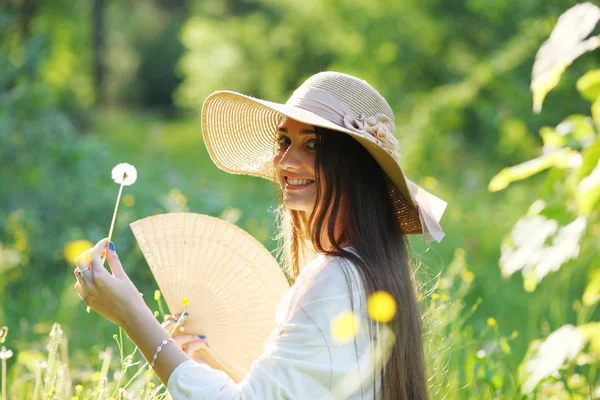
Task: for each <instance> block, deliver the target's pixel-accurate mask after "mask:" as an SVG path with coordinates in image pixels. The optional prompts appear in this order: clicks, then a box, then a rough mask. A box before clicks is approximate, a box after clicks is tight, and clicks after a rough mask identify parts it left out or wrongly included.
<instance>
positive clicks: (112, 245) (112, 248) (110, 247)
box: [108, 242, 115, 251]
mask: <svg viewBox="0 0 600 400" xmlns="http://www.w3.org/2000/svg"><path fill="white" fill-rule="evenodd" d="M108 248H109V249H110V251H115V245H114V244H113V242H110V243H109V244H108Z"/></svg>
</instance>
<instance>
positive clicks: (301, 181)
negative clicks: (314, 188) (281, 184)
mask: <svg viewBox="0 0 600 400" xmlns="http://www.w3.org/2000/svg"><path fill="white" fill-rule="evenodd" d="M287 182H288V183H289V184H290V185H294V186H296V185H307V184H309V183H311V182H312V181H311V180H308V179H291V178H287Z"/></svg>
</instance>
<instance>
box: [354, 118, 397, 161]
mask: <svg viewBox="0 0 600 400" xmlns="http://www.w3.org/2000/svg"><path fill="white" fill-rule="evenodd" d="M363 129H364V130H365V132H367V133H369V134H371V135H372V136H373V137H375V138H376V139H379V141H380V145H381V147H383V149H384V150H385V151H386V152H388V153H389V154H390V155H391V156H392V157H394V160H396V161H399V160H400V151H399V150H398V147H399V146H398V139H396V137H395V136H394V133H393V132H394V125H393V124H392V121H391V120H390V118H389V117H388V116H387V115H385V114H381V113H380V114H375V115H373V116H372V117H369V118H367V119H365V122H364V128H363Z"/></svg>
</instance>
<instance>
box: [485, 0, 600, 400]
mask: <svg viewBox="0 0 600 400" xmlns="http://www.w3.org/2000/svg"><path fill="white" fill-rule="evenodd" d="M578 12H580V13H582V14H580V15H579V18H577V13H578ZM599 20H600V8H598V7H596V6H594V5H592V4H591V3H586V4H582V5H578V6H576V7H574V8H572V9H570V10H568V11H567V12H565V14H564V15H563V16H562V17H561V19H560V20H559V23H558V24H557V26H556V27H555V30H554V31H553V34H552V36H551V38H550V40H549V41H548V42H546V43H545V44H544V46H545V47H544V46H543V47H542V49H541V50H540V52H538V56H537V60H536V64H537V65H538V66H539V65H547V64H551V63H552V62H554V61H552V60H556V59H562V60H561V61H560V63H559V64H558V65H555V66H554V69H552V70H550V71H546V74H547V76H546V77H542V78H540V76H539V75H536V74H539V68H538V70H536V66H535V65H534V74H533V80H534V82H532V90H533V92H534V101H535V102H537V103H536V109H537V110H538V111H539V110H541V106H542V102H543V99H544V97H545V95H546V94H547V92H549V91H550V90H551V89H552V88H553V87H554V86H556V84H557V83H558V81H559V79H560V76H561V74H562V73H563V72H564V70H565V68H566V67H567V66H568V65H570V64H571V62H572V61H574V60H575V58H577V57H578V56H579V55H580V54H582V53H583V52H584V51H583V50H585V51H588V50H593V49H595V48H596V47H597V44H596V42H597V40H598V39H597V38H592V39H593V40H592V39H588V41H589V42H590V43H592V42H593V43H594V44H593V45H590V46H589V47H585V46H583V47H582V48H580V49H579V50H576V51H574V52H573V49H569V50H568V51H571V53H570V54H568V55H567V54H558V55H557V54H554V51H556V49H554V51H551V50H548V48H549V47H550V48H551V47H552V46H558V44H557V43H562V45H563V46H564V42H565V41H568V40H572V39H573V37H577V41H580V40H583V39H585V37H586V36H587V35H588V34H589V33H590V32H592V30H593V29H594V27H595V25H596V23H597V21H599ZM565 32H566V33H565ZM575 32H578V33H577V34H575ZM561 33H562V35H561ZM567 34H570V35H572V36H573V37H564V35H567ZM552 41H554V44H552ZM561 41H562V42H561ZM582 43H585V42H582ZM575 46H576V47H577V46H579V47H581V45H580V44H575ZM567 47H568V46H567ZM544 49H545V50H546V52H544ZM563 49H565V48H563ZM536 79H538V80H545V83H542V84H540V83H539V81H538V84H537V85H536ZM597 81H598V72H597V70H593V71H590V72H588V73H586V74H585V75H583V76H582V77H581V78H580V79H579V80H578V81H577V85H576V86H577V89H578V90H579V92H580V93H581V95H582V96H583V97H584V98H586V99H587V100H589V101H591V102H592V103H593V105H592V110H591V113H592V117H588V116H585V115H571V116H569V117H567V118H566V119H565V120H564V121H563V122H561V123H560V124H559V125H557V126H556V128H548V127H544V128H542V129H541V130H540V136H541V138H542V141H543V143H544V147H543V149H542V151H543V153H544V154H543V155H542V156H540V157H538V158H536V159H533V160H530V161H527V162H525V163H522V164H519V165H517V166H515V167H510V168H505V169H504V170H502V171H501V172H500V173H499V174H498V175H496V176H495V177H494V178H493V179H492V180H491V181H490V183H489V186H488V188H489V190H490V191H497V190H501V189H504V188H505V187H507V186H508V185H509V184H510V183H511V182H513V181H515V180H521V179H526V178H529V177H531V176H532V175H534V174H536V173H538V172H540V171H541V170H544V169H552V173H550V174H549V175H548V176H547V178H546V184H545V186H546V188H547V189H546V190H544V192H543V193H542V196H540V198H541V200H537V201H536V202H535V203H534V204H533V205H532V207H530V210H529V212H528V215H527V216H525V217H524V218H523V219H521V220H520V221H519V222H518V223H517V225H515V228H514V229H513V232H512V233H511V235H510V236H509V237H507V238H506V239H505V241H504V244H503V246H502V256H501V258H500V266H501V268H502V270H503V273H504V275H507V276H510V275H511V274H513V273H514V272H516V271H519V270H521V273H522V274H523V277H524V288H525V290H526V291H529V292H533V291H535V290H536V287H537V285H538V284H539V283H540V282H541V281H542V279H544V277H545V276H547V275H548V274H549V273H550V272H552V271H557V270H558V269H559V268H561V266H562V265H563V264H565V263H566V262H567V261H570V260H573V261H572V262H570V264H571V265H570V268H571V269H572V270H576V269H580V270H583V271H585V272H587V273H589V277H590V279H589V282H588V283H587V287H586V289H585V291H584V293H583V297H582V299H581V300H577V301H575V303H574V309H575V310H576V312H577V318H576V321H577V323H578V324H579V325H578V326H577V327H575V326H573V325H571V324H568V323H567V324H564V325H563V326H561V327H560V328H558V329H556V330H555V331H554V332H552V333H551V334H550V335H548V337H547V338H545V339H544V340H543V341H542V340H534V341H532V342H531V343H530V348H529V350H528V352H527V354H526V356H525V358H524V359H523V361H522V363H521V366H520V374H519V379H520V382H521V392H522V393H523V394H524V395H526V396H528V397H529V396H531V397H536V396H537V395H544V396H545V395H548V394H552V395H554V396H555V397H556V396H558V397H566V396H569V397H570V398H573V396H576V397H578V398H584V396H587V395H588V394H591V393H596V392H595V390H597V389H596V387H597V385H598V379H597V376H596V371H597V368H598V366H599V365H600V353H599V352H598V350H599V347H598V346H599V344H598V339H597V338H598V337H600V336H599V335H600V331H599V330H598V323H597V322H590V320H591V319H592V318H593V317H594V311H595V309H596V307H597V303H598V285H599V284H598V276H597V275H598V271H597V262H598V261H600V258H599V255H598V252H597V249H598V239H597V235H596V234H595V233H594V232H593V231H592V230H591V229H589V227H592V228H593V227H595V226H598V222H599V213H598V200H600V151H599V148H600V147H599V146H600V125H599V124H597V120H594V114H595V112H596V111H595V103H596V102H597V101H598V100H599V99H600V91H598V88H597V83H598V82H597ZM546 203H549V204H550V207H549V209H548V211H549V212H545V209H546ZM544 214H546V215H544ZM564 219H568V220H572V219H574V220H573V222H570V223H569V224H568V225H565V226H563V227H560V228H559V224H560V220H564ZM550 237H552V244H551V245H549V246H548V245H547V244H546V243H547V242H548V241H549V240H548V239H549V238H550ZM593 249H595V250H593ZM588 252H589V253H588ZM580 254H585V255H584V256H581V257H580ZM590 261H591V262H590ZM575 377H577V378H576V379H575Z"/></svg>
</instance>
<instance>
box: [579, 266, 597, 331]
mask: <svg viewBox="0 0 600 400" xmlns="http://www.w3.org/2000/svg"><path fill="white" fill-rule="evenodd" d="M582 301H583V304H585V305H586V306H591V305H593V304H595V303H596V302H598V301H600V269H597V270H595V271H592V272H591V273H590V281H589V282H588V285H587V287H586V288H585V292H583V297H582ZM599 336H600V335H599Z"/></svg>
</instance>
